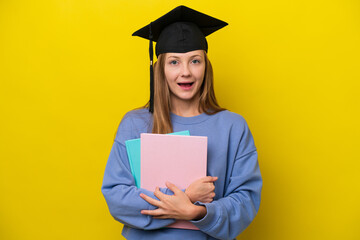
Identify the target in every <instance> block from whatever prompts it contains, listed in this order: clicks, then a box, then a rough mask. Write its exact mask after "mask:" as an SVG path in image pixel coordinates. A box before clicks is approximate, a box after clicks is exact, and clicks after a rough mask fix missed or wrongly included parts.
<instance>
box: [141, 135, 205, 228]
mask: <svg viewBox="0 0 360 240" xmlns="http://www.w3.org/2000/svg"><path fill="white" fill-rule="evenodd" d="M206 162H207V137H199V136H177V135H165V134H150V133H143V134H141V173H140V175H141V187H142V188H145V189H147V190H150V191H154V190H155V187H166V186H165V182H166V181H169V182H171V183H173V184H175V185H176V186H177V187H178V188H180V189H185V188H187V187H188V186H189V185H190V184H191V183H192V182H193V181H195V180H196V179H198V178H201V177H205V176H206ZM168 227H172V228H185V229H196V230H198V228H197V227H196V226H195V225H193V224H192V223H190V222H188V221H177V222H175V223H174V224H171V225H169V226H168Z"/></svg>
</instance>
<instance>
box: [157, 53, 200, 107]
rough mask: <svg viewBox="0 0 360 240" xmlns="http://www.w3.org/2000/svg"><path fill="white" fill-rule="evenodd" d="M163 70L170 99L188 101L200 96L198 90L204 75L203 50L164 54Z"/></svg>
mask: <svg viewBox="0 0 360 240" xmlns="http://www.w3.org/2000/svg"><path fill="white" fill-rule="evenodd" d="M164 70H165V77H166V81H167V83H168V85H169V88H170V92H171V98H176V100H183V101H189V100H195V99H196V98H198V97H199V96H200V91H199V90H200V87H201V84H202V83H203V81H204V75H205V56H204V51H203V50H196V51H192V52H187V53H166V55H165V69H164Z"/></svg>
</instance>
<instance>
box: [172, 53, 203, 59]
mask: <svg viewBox="0 0 360 240" xmlns="http://www.w3.org/2000/svg"><path fill="white" fill-rule="evenodd" d="M194 57H201V55H199V54H196V55H192V56H190V58H194ZM167 58H176V59H179V58H180V57H178V56H171V55H170V56H168V57H167Z"/></svg>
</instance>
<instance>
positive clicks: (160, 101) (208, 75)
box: [145, 51, 225, 134]
mask: <svg viewBox="0 0 360 240" xmlns="http://www.w3.org/2000/svg"><path fill="white" fill-rule="evenodd" d="M204 56H205V75H204V81H203V83H202V85H201V87H200V98H199V112H201V113H203V112H205V113H206V114H209V115H212V114H215V113H217V112H220V111H223V110H225V109H224V108H222V107H220V106H219V104H218V103H217V100H216V97H215V91H214V75H213V69H212V66H211V63H210V60H209V58H208V57H207V54H206V52H205V51H204ZM145 107H149V103H147V104H146V105H145ZM170 112H171V101H170V89H169V86H168V83H167V81H166V78H165V54H160V55H159V57H158V60H157V62H156V63H155V64H154V112H153V128H152V133H162V134H163V133H171V132H173V127H172V123H171V119H170Z"/></svg>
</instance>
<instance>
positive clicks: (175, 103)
mask: <svg viewBox="0 0 360 240" xmlns="http://www.w3.org/2000/svg"><path fill="white" fill-rule="evenodd" d="M171 112H173V113H174V114H176V115H178V116H182V117H193V116H197V115H200V114H201V112H200V111H199V99H198V98H194V99H192V100H189V101H184V100H180V99H177V98H175V97H173V98H171Z"/></svg>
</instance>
